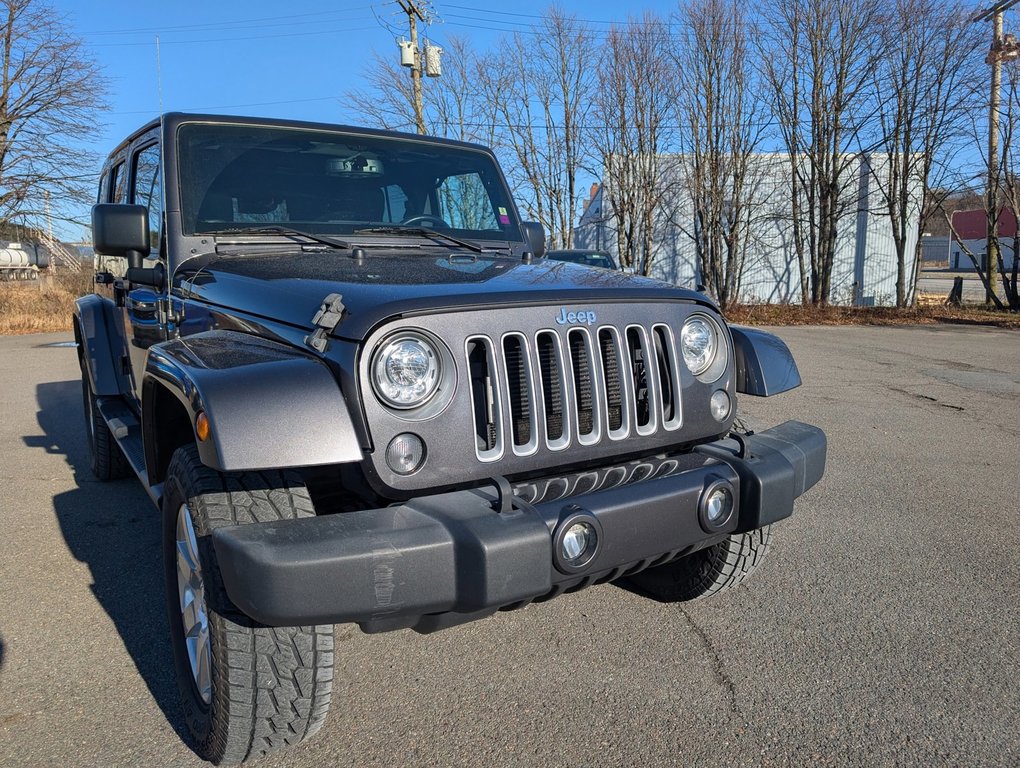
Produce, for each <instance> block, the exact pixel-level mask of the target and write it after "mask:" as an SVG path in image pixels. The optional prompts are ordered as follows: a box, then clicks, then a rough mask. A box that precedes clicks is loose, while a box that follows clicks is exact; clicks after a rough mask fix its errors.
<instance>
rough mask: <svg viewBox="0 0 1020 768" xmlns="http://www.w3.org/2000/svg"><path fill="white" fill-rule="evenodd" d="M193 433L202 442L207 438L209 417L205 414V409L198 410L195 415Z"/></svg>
mask: <svg viewBox="0 0 1020 768" xmlns="http://www.w3.org/2000/svg"><path fill="white" fill-rule="evenodd" d="M195 434H196V435H198V439H199V440H201V441H202V442H203V443H204V442H205V441H206V440H208V439H209V417H208V416H206V415H205V411H199V412H198V416H196V417H195Z"/></svg>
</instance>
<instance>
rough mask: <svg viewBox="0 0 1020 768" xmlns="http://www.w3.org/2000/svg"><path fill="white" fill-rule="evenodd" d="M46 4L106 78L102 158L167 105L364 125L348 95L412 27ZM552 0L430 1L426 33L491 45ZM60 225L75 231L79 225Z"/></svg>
mask: <svg viewBox="0 0 1020 768" xmlns="http://www.w3.org/2000/svg"><path fill="white" fill-rule="evenodd" d="M50 1H51V3H52V5H53V6H54V8H55V10H56V11H57V12H58V13H61V14H66V16H67V18H68V21H69V23H70V25H71V27H72V29H73V30H74V32H75V33H77V34H78V35H79V36H80V37H81V38H82V39H83V40H84V41H85V42H86V43H87V45H88V46H89V47H90V49H91V50H92V51H93V53H94V54H95V56H96V58H97V60H98V61H99V62H100V64H101V65H102V67H103V69H104V70H105V72H106V75H107V77H108V78H109V79H110V97H109V105H110V109H109V112H107V113H106V114H105V115H104V116H103V119H104V123H105V124H103V125H99V126H97V128H96V138H95V142H94V146H93V148H94V149H95V150H96V151H97V152H99V153H101V154H104V155H105V153H106V152H107V151H108V150H109V149H111V148H112V147H113V145H114V144H116V143H117V142H118V141H119V140H120V139H121V138H123V137H124V136H125V135H126V134H128V133H129V132H130V131H132V130H133V129H134V128H136V127H138V126H140V125H142V124H143V123H145V122H147V121H148V120H149V119H151V118H152V117H154V116H156V115H157V114H158V113H159V112H160V111H169V110H183V111H202V112H214V113H217V112H221V113H226V114H250V115H264V116H270V117H288V118H294V119H298V120H321V121H324V122H345V123H351V124H358V123H359V120H358V115H357V113H356V112H354V111H352V109H350V108H348V107H347V106H346V105H345V104H344V103H343V95H344V94H345V93H346V92H347V91H349V90H350V89H352V88H356V87H358V86H360V85H361V84H362V73H363V72H364V71H365V68H366V66H367V64H368V62H369V61H370V60H371V58H372V53H373V51H380V52H383V53H385V54H389V55H392V56H394V57H397V56H398V55H399V52H398V49H397V46H396V44H395V43H394V40H395V37H396V36H397V35H399V33H400V32H401V31H403V32H404V33H405V34H406V27H407V22H406V19H407V17H406V16H405V15H404V14H403V13H402V12H401V11H400V8H399V6H398V5H397V3H396V2H393V1H392V0H390V1H389V2H381V0H376V1H375V2H371V1H370V0H288V1H287V2H269V1H268V0H247V2H238V1H237V0H211V1H210V2H204V3H202V2H194V1H193V0H185V1H181V0H178V1H177V2H147V1H146V0H142V1H141V2H139V0H132V1H131V2H127V1H126V0H50ZM549 5H550V3H549V2H546V1H545V0H517V1H516V2H514V3H513V4H507V5H502V6H499V5H489V4H486V3H484V2H480V0H455V2H452V3H444V2H439V0H437V1H436V2H435V3H434V4H433V5H432V6H431V7H432V8H433V10H434V12H435V14H436V15H437V17H438V19H437V23H433V24H432V25H430V26H429V27H427V28H426V29H425V30H424V31H425V34H426V35H427V36H428V38H429V39H430V40H432V41H434V42H436V43H437V44H439V45H442V44H443V41H444V40H445V39H447V38H448V37H449V36H458V37H463V38H467V39H468V40H470V41H472V42H473V43H475V44H476V45H477V46H478V47H480V48H484V47H487V46H488V45H490V44H491V43H492V42H493V41H494V40H495V39H497V38H498V37H499V36H500V35H501V34H504V33H506V32H508V31H512V30H514V29H523V28H526V27H528V26H529V25H531V24H533V23H535V22H536V21H537V20H538V18H537V17H538V16H539V15H541V13H542V11H543V10H545V9H546V8H548V7H549ZM559 6H560V7H561V8H564V9H566V10H567V11H569V12H571V13H574V14H576V15H577V16H578V17H579V18H583V19H587V20H591V21H593V22H600V23H597V24H595V25H594V26H596V28H598V29H607V28H608V26H609V23H611V22H612V21H614V20H615V21H624V20H626V19H627V17H628V16H629V15H639V14H640V13H641V12H643V11H644V10H646V9H648V10H655V11H658V12H660V13H663V14H668V13H670V12H671V11H672V10H673V9H674V8H675V2H672V1H671V0H648V2H645V3H643V4H641V5H624V4H620V3H611V2H607V0H585V1H584V2H581V0H562V1H561V2H560V3H559ZM157 35H158V36H159V72H160V76H159V78H157V66H156V61H157V53H156V37H157ZM161 103H162V110H161ZM97 172H98V168H97ZM74 229H78V228H74ZM62 234H64V236H66V237H69V238H75V239H77V238H79V237H81V236H82V234H83V233H82V232H81V231H77V232H72V231H67V232H64V233H62Z"/></svg>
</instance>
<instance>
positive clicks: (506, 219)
mask: <svg viewBox="0 0 1020 768" xmlns="http://www.w3.org/2000/svg"><path fill="white" fill-rule="evenodd" d="M499 223H500V224H509V223H510V217H509V216H507V215H506V214H505V213H501V214H500V215H499Z"/></svg>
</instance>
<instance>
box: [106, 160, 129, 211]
mask: <svg viewBox="0 0 1020 768" xmlns="http://www.w3.org/2000/svg"><path fill="white" fill-rule="evenodd" d="M110 189H112V190H113V195H112V196H111V197H109V198H107V199H108V200H109V201H110V202H111V203H123V202H126V200H125V192H127V174H126V173H124V163H118V164H117V165H115V166H113V170H112V171H110Z"/></svg>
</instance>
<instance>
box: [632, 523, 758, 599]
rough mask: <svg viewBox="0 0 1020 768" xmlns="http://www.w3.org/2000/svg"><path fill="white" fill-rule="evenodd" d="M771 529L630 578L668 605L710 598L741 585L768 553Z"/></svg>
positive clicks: (740, 536)
mask: <svg viewBox="0 0 1020 768" xmlns="http://www.w3.org/2000/svg"><path fill="white" fill-rule="evenodd" d="M771 539H772V528H771V526H768V525H766V526H765V527H764V528H758V529H757V530H754V531H748V532H747V533H736V534H733V535H731V536H727V537H726V538H725V539H723V540H722V541H720V542H718V543H716V544H713V545H711V546H709V547H705V548H704V549H700V550H698V551H697V552H692V553H691V554H689V555H687V556H686V557H681V558H680V559H679V560H674V561H673V562H672V563H666V564H665V565H660V566H656V567H655V568H649V569H647V570H645V571H642V572H641V573H637V574H634V575H633V576H631V577H630V579H629V580H630V583H631V584H633V585H634V586H636V587H637V588H638V589H639V590H640V591H642V592H645V593H648V594H650V595H651V596H652V597H654V598H656V599H658V600H662V601H664V602H669V603H678V602H688V601H691V600H700V599H702V598H705V597H712V596H713V595H717V594H719V593H720V592H724V591H726V590H728V589H733V588H734V587H736V586H738V585H739V584H741V583H742V582H743V581H744V580H745V579H747V578H748V577H749V576H750V575H751V574H752V573H754V572H755V571H756V570H757V569H758V566H759V565H761V561H762V560H763V559H764V558H765V553H766V552H768V549H769V543H770V541H771Z"/></svg>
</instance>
